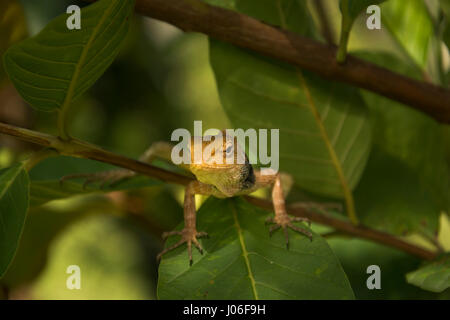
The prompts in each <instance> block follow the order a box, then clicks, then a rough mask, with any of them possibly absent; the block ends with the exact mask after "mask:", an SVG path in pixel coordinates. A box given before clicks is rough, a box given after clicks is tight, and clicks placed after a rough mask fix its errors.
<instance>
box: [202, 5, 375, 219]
mask: <svg viewBox="0 0 450 320" xmlns="http://www.w3.org/2000/svg"><path fill="white" fill-rule="evenodd" d="M291 2H292V1H286V2H280V3H283V4H284V5H280V6H278V7H277V8H275V9H276V10H275V9H274V10H267V11H265V12H264V15H265V17H266V19H268V18H267V16H268V15H270V16H271V17H272V19H271V21H272V22H275V21H278V24H280V25H281V26H282V27H283V28H285V29H289V30H291V31H296V32H300V27H299V26H297V24H296V23H298V21H303V20H304V21H305V22H304V23H306V24H307V25H309V22H308V18H309V14H308V11H306V8H305V7H303V8H301V7H298V6H294V7H289V3H291ZM252 3H253V7H254V8H255V9H254V11H253V13H254V17H256V18H261V17H262V15H258V13H259V11H258V9H257V8H256V7H258V5H257V4H256V3H255V2H252ZM261 10H262V9H261ZM293 17H296V18H295V19H294V18H293ZM296 21H297V22H296ZM305 30H308V28H306V27H305ZM210 59H211V65H212V67H213V70H214V73H215V76H216V80H217V84H218V89H219V95H220V99H221V102H222V106H223V108H224V110H225V111H226V113H227V115H228V117H229V118H230V120H231V122H232V124H233V125H234V127H235V128H244V129H247V128H255V129H272V128H274V129H280V169H281V170H283V171H287V172H289V173H290V174H291V175H292V176H293V177H294V179H295V182H296V183H297V184H298V185H299V186H300V187H302V188H304V189H305V190H307V191H310V192H313V193H317V194H319V195H323V196H329V197H335V198H344V199H345V201H346V203H347V211H348V213H349V215H350V216H351V217H352V219H353V221H356V218H355V217H354V210H353V196H352V190H353V188H354V187H355V186H356V184H357V182H358V180H359V177H360V175H361V172H362V171H363V169H364V165H365V162H366V159H367V156H368V153H369V149H370V125H369V121H368V115H367V112H366V111H367V110H366V107H365V104H364V101H363V100H362V99H361V96H360V95H359V93H358V91H357V90H356V89H354V88H351V87H348V86H346V85H343V84H339V83H336V82H330V81H325V80H323V79H321V78H319V77H317V76H315V75H313V74H311V73H309V72H306V71H301V70H299V69H296V68H293V67H291V66H288V65H286V64H282V63H279V62H276V61H273V60H271V59H268V58H265V57H262V56H259V55H257V54H256V53H253V52H249V51H245V50H242V49H238V48H235V47H233V46H231V45H228V44H224V43H220V42H217V41H212V40H211V41H210Z"/></svg>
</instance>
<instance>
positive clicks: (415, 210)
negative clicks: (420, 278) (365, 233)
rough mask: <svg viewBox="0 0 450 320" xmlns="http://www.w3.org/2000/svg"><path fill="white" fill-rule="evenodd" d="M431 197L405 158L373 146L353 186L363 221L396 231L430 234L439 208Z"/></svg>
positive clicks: (396, 232) (437, 221)
mask: <svg viewBox="0 0 450 320" xmlns="http://www.w3.org/2000/svg"><path fill="white" fill-rule="evenodd" d="M433 200H434V199H433V193H432V191H431V189H429V188H426V187H425V186H423V185H422V184H421V182H420V180H419V177H418V174H417V173H416V172H414V171H413V170H412V169H411V168H410V167H408V165H407V164H406V163H405V162H403V161H400V160H399V159H397V158H395V157H393V156H390V155H388V154H386V153H384V151H383V150H382V149H381V148H378V147H374V149H373V152H372V153H371V155H370V158H369V161H368V164H367V168H366V170H365V171H364V174H363V176H362V178H361V181H360V183H359V184H358V187H357V188H356V190H355V201H356V209H357V211H358V213H359V217H360V219H361V221H362V222H363V223H364V224H365V225H368V226H370V227H372V228H374V227H375V228H381V229H383V230H385V231H388V232H390V233H393V234H399V235H402V234H407V233H410V232H414V231H416V232H420V233H422V234H426V235H429V236H434V234H435V232H436V230H437V229H438V224H439V213H440V210H439V207H438V206H437V204H436V203H435V202H434V201H433Z"/></svg>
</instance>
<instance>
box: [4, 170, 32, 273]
mask: <svg viewBox="0 0 450 320" xmlns="http://www.w3.org/2000/svg"><path fill="white" fill-rule="evenodd" d="M28 193H29V180H28V174H27V172H26V171H25V169H24V168H23V164H22V163H20V164H16V165H14V166H13V167H10V168H7V169H2V170H0V277H2V276H3V274H4V273H5V272H6V270H7V269H8V266H9V265H10V263H11V261H12V259H13V257H14V254H15V252H16V249H17V246H18V244H19V239H20V236H21V234H22V229H23V225H24V223H25V217H26V214H27V210H28Z"/></svg>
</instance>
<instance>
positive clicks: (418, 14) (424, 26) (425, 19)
mask: <svg viewBox="0 0 450 320" xmlns="http://www.w3.org/2000/svg"><path fill="white" fill-rule="evenodd" d="M381 16H382V20H383V24H384V25H385V26H387V28H388V30H389V31H390V32H391V34H392V35H393V37H394V39H395V40H396V41H397V42H398V44H399V46H400V48H401V49H403V50H404V52H405V53H406V54H407V56H409V57H410V58H411V60H412V61H413V62H414V63H415V64H416V65H417V66H419V68H421V69H425V66H426V63H427V54H428V47H429V44H430V39H431V37H432V36H434V32H433V22H432V21H431V17H430V15H429V13H428V11H427V7H426V5H425V2H424V1H423V0H390V1H387V2H386V3H384V4H383V5H382V7H381Z"/></svg>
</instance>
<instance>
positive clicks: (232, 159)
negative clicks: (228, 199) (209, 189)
mask: <svg viewBox="0 0 450 320" xmlns="http://www.w3.org/2000/svg"><path fill="white" fill-rule="evenodd" d="M205 140H206V141H205ZM196 144H197V145H196ZM199 146H201V150H202V156H203V157H201V156H200V155H198V158H199V159H201V163H195V161H194V160H195V159H194V153H195V152H196V151H195V149H194V147H197V152H199V150H200V148H199ZM191 160H192V161H191V165H190V169H191V171H192V173H193V174H194V175H195V176H196V178H197V180H199V181H200V182H203V183H206V184H210V185H213V186H215V187H216V188H217V189H218V190H219V191H220V192H222V193H223V194H225V195H226V196H233V195H236V194H237V193H239V192H240V191H244V190H246V189H249V188H251V187H252V186H253V185H254V183H255V174H254V172H253V167H252V165H251V164H250V163H249V161H248V158H247V155H246V154H245V151H244V150H243V149H242V148H241V147H240V146H239V145H238V143H237V139H236V138H235V137H231V136H227V135H225V134H224V135H222V136H221V135H218V136H205V137H203V141H199V142H195V140H194V139H193V140H192V142H191Z"/></svg>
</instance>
